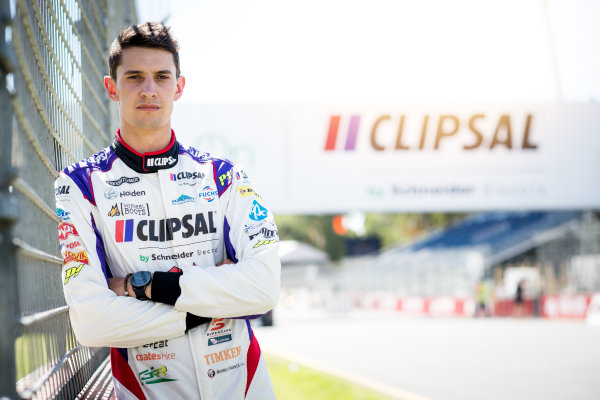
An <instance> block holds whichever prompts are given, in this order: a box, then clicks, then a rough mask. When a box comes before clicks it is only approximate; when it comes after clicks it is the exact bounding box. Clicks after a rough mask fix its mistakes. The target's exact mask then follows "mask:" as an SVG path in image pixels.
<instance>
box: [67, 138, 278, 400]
mask: <svg viewBox="0 0 600 400" xmlns="http://www.w3.org/2000/svg"><path fill="white" fill-rule="evenodd" d="M55 191H56V207H57V215H58V216H59V217H60V218H61V219H62V222H61V223H60V225H59V227H58V232H59V239H60V247H61V252H62V254H63V258H64V267H63V271H62V279H63V282H64V294H65V298H66V301H67V304H68V305H69V307H70V319H71V323H72V326H73V330H74V331H75V334H76V336H77V338H78V340H79V341H80V342H81V343H82V344H83V345H86V346H98V347H100V346H109V347H111V365H112V373H113V381H114V383H115V389H116V392H117V395H118V398H119V399H170V400H175V399H186V400H188V399H202V400H208V399H224V400H234V399H244V398H245V399H259V400H265V399H274V398H275V395H274V394H273V389H272V386H271V380H270V377H269V374H268V371H267V368H266V365H265V362H264V359H263V357H262V354H261V351H260V348H259V345H258V342H257V340H256V337H255V336H254V334H253V332H252V329H251V327H250V323H249V320H248V319H249V318H252V317H256V316H259V315H261V314H264V313H265V312H267V311H268V310H270V309H272V308H273V307H274V305H275V304H276V302H277V300H278V297H279V281H280V269H281V265H280V262H279V257H278V255H277V248H278V243H277V242H278V234H277V227H276V226H275V223H274V219H273V215H272V214H271V212H269V211H268V210H267V208H265V205H264V202H263V200H262V198H261V197H260V196H259V194H258V193H257V192H256V191H255V190H254V188H253V187H252V185H251V184H250V182H249V180H248V177H247V175H246V173H245V172H244V171H243V170H242V169H240V168H239V167H238V166H237V165H233V164H232V163H231V162H229V161H227V160H223V159H217V158H214V157H211V156H210V155H209V154H207V153H200V152H198V151H197V150H195V149H193V148H190V147H185V146H183V145H180V144H179V143H178V142H177V141H176V140H175V134H174V133H172V140H171V143H170V145H169V146H168V147H167V148H166V149H164V150H162V151H159V152H155V153H146V154H140V153H137V152H135V151H134V150H133V149H131V148H129V147H128V146H127V145H126V144H125V143H124V142H123V141H122V140H121V139H120V136H119V132H117V137H116V140H115V142H114V143H113V144H112V145H111V146H110V147H107V148H106V149H104V150H102V151H101V152H99V153H98V154H96V155H94V156H92V157H90V158H88V159H87V160H84V161H81V162H79V163H76V164H73V165H71V166H69V167H67V168H65V170H64V171H62V172H61V173H60V177H59V178H58V179H57V180H56V183H55ZM225 258H230V259H232V260H234V261H235V262H236V263H235V264H227V265H221V266H219V267H217V266H215V265H216V264H217V263H219V262H221V261H223V260H224V259H225ZM142 270H145V271H150V272H152V273H154V277H153V282H152V298H153V301H149V300H146V301H143V300H138V299H135V298H133V297H125V296H117V295H116V294H115V293H114V292H113V291H111V290H110V289H109V287H108V278H111V277H124V276H125V275H127V274H128V273H133V272H136V271H142ZM199 317H205V318H199Z"/></svg>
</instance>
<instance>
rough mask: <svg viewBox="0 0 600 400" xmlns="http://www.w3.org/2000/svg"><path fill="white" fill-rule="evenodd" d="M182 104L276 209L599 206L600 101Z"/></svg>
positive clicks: (205, 141) (191, 131) (183, 119)
mask: <svg viewBox="0 0 600 400" xmlns="http://www.w3.org/2000/svg"><path fill="white" fill-rule="evenodd" d="M180 107H181V108H179V109H177V107H176V111H175V118H174V126H175V128H176V132H177V134H178V136H179V138H180V139H181V140H182V141H184V142H188V143H190V144H192V145H194V146H196V147H198V148H199V149H202V150H203V149H207V150H209V151H212V152H213V153H217V154H222V155H224V156H226V157H229V158H231V159H233V160H236V161H240V162H242V163H243V164H244V166H245V168H246V170H247V171H249V172H250V173H251V178H252V181H253V183H254V184H255V185H256V187H257V188H259V189H260V192H261V195H263V197H264V198H265V199H267V200H268V203H269V206H270V208H271V209H272V210H274V212H278V213H329V212H333V213H339V212H347V211H352V210H362V211H415V212H419V211H477V210H492V209H493V210H523V209H536V210H543V209H550V210H554V209H586V208H598V207H600V185H598V184H597V182H599V181H600V135H599V134H598V133H597V127H598V126H600V105H595V104H562V105H559V104H532V105H460V106H457V105H446V106H444V105H437V106H395V107H389V106H378V107H372V106H369V107H333V106H329V107H327V106H273V107H269V106H246V107H244V106H198V107H194V106H192V105H189V104H186V105H181V106H180ZM192 108H193V112H192ZM198 127H200V128H198Z"/></svg>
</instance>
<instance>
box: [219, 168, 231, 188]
mask: <svg viewBox="0 0 600 400" xmlns="http://www.w3.org/2000/svg"><path fill="white" fill-rule="evenodd" d="M219 183H220V184H221V186H225V184H229V183H231V171H227V172H226V173H224V174H223V175H221V176H219Z"/></svg>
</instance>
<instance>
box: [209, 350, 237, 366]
mask: <svg viewBox="0 0 600 400" xmlns="http://www.w3.org/2000/svg"><path fill="white" fill-rule="evenodd" d="M240 354H242V346H236V347H233V348H231V349H227V350H221V351H219V352H218V353H210V354H207V355H205V356H204V359H205V360H206V365H211V364H214V363H218V362H221V361H225V360H231V359H232V358H236V357H239V355H240Z"/></svg>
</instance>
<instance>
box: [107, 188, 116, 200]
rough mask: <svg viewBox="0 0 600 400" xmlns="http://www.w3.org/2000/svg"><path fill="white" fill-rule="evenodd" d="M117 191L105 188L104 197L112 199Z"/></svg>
mask: <svg viewBox="0 0 600 400" xmlns="http://www.w3.org/2000/svg"><path fill="white" fill-rule="evenodd" d="M117 196H118V194H117V191H116V190H115V189H113V188H111V187H110V188H106V190H105V191H104V197H106V198H107V199H108V200H112V199H114V198H115V197H117Z"/></svg>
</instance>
